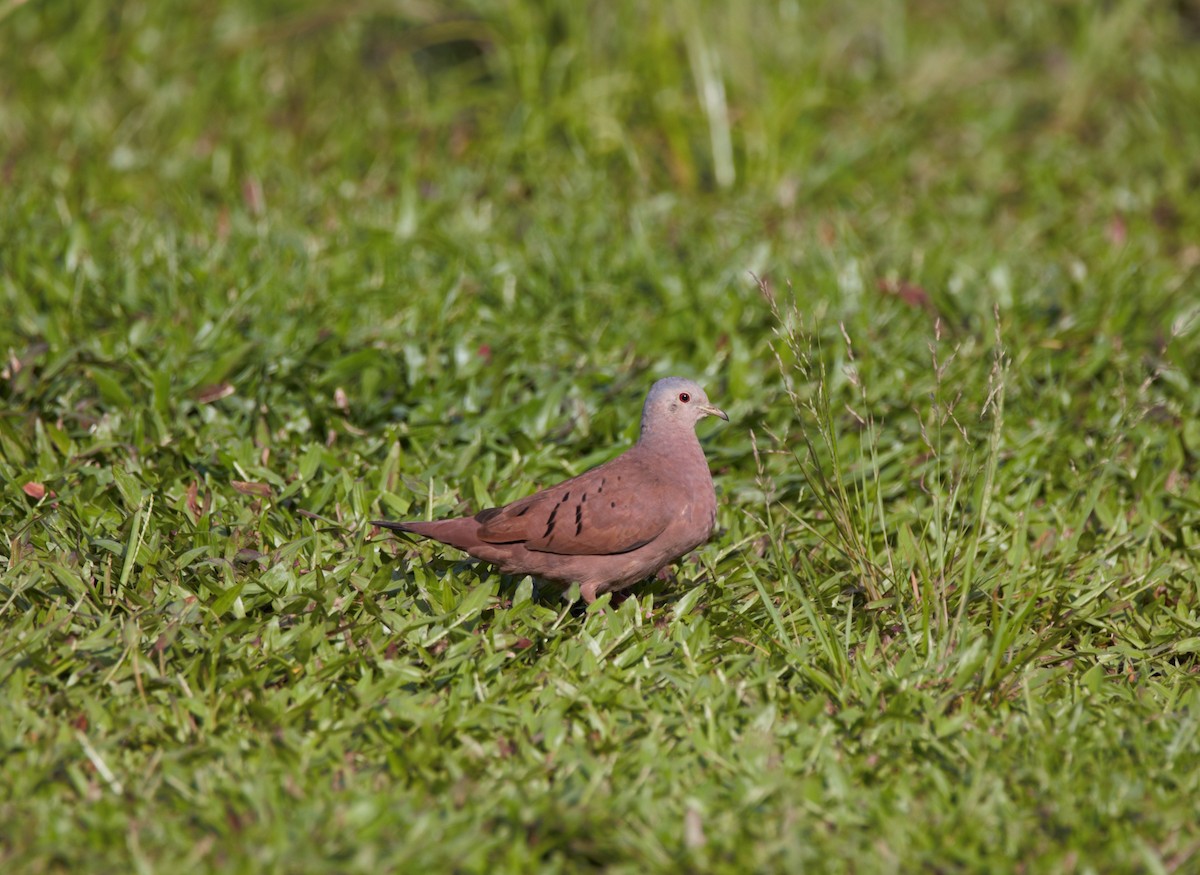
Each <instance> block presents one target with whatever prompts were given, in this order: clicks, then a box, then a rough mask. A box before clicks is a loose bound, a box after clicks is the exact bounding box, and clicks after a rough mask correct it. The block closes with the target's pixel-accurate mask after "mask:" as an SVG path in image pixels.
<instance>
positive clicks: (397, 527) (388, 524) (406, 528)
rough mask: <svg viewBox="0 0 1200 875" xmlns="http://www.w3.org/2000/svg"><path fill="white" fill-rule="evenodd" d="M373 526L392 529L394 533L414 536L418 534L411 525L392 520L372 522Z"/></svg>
mask: <svg viewBox="0 0 1200 875" xmlns="http://www.w3.org/2000/svg"><path fill="white" fill-rule="evenodd" d="M371 525H373V526H379V528H381V529H391V530H392V531H394V532H412V533H413V534H414V535H415V534H417V532H416V531H415V530H414V529H412V528H410V526H411V525H412V524H411V523H397V522H392V521H391V520H371Z"/></svg>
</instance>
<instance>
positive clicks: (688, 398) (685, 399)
mask: <svg viewBox="0 0 1200 875" xmlns="http://www.w3.org/2000/svg"><path fill="white" fill-rule="evenodd" d="M679 400H680V401H682V402H683V403H684V404H687V403H688V402H689V401H691V400H692V396H691V395H689V394H688V393H687V392H680V393H679Z"/></svg>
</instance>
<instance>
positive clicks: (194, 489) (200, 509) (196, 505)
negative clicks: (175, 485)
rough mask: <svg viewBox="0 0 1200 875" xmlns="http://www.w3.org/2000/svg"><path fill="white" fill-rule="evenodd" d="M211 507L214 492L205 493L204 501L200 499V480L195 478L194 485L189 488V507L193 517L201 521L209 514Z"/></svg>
mask: <svg viewBox="0 0 1200 875" xmlns="http://www.w3.org/2000/svg"><path fill="white" fill-rule="evenodd" d="M210 507H212V493H211V492H206V493H204V501H200V481H199V480H193V481H192V485H191V486H189V487H188V488H187V509H188V511H189V512H190V513H191V515H192V519H193V520H195V521H197V522H199V521H200V519H201V518H203V517H204V516H205V515H207V514H208V509H209V508H210Z"/></svg>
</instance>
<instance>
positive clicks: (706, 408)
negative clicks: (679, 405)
mask: <svg viewBox="0 0 1200 875" xmlns="http://www.w3.org/2000/svg"><path fill="white" fill-rule="evenodd" d="M700 410H701V412H703V413H707V414H708V415H709V416H719V417H721V419H723V420H725V421H726V422H729V416H728V415H727V414H726V413H725V411H724V410H722V409H721V408H720V407H714V406H713V405H711V404H701V405H700Z"/></svg>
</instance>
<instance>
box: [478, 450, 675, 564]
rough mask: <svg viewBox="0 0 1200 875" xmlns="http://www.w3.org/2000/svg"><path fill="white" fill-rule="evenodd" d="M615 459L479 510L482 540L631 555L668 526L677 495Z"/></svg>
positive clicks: (531, 547)
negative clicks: (540, 488)
mask: <svg viewBox="0 0 1200 875" xmlns="http://www.w3.org/2000/svg"><path fill="white" fill-rule="evenodd" d="M622 461H624V460H622V459H617V460H614V462H613V463H609V464H608V465H602V466H600V467H599V468H595V469H593V470H591V471H588V472H587V473H586V474H581V475H580V476H578V477H575V478H573V479H571V480H567V481H566V482H564V483H560V484H558V485H557V486H553V487H551V488H549V489H546V490H543V491H542V492H536V493H534V494H533V495H530V496H529V497H528V498H522V499H521V500H519V501H514V502H513V503H512V504H509V505H505V506H504V507H497V508H491V509H489V510H485V511H481V512H480V513H479V514H477V515H476V517H475V519H476V520H478V521H479V522H480V523H481V525H480V527H479V530H478V532H477V536H478V537H479V538H480V540H483V541H486V542H488V543H491V544H518V543H519V544H522V545H523V546H524V547H525V549H527V550H534V551H537V552H542V553H561V554H564V555H607V554H613V553H628V552H629V551H631V550H636V549H637V548H638V547H641V546H643V545H645V544H648V543H650V542H651V541H653V540H654V539H655V538H657V537H658V536H659V535H660V534H662V532H663V530H664V529H666V527H667V524H668V523H669V522H670V521H671V517H672V515H673V514H674V510H673V508H675V506H676V505H677V504H678V502H679V497H678V496H677V495H675V494H674V493H675V490H672V489H671V488H670V484H669V482H667V481H665V480H663V479H662V478H660V477H656V476H653V475H652V473H651V472H648V471H646V470H645V469H644V468H642V467H640V466H634V465H621V464H616V463H617V462H622Z"/></svg>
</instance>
